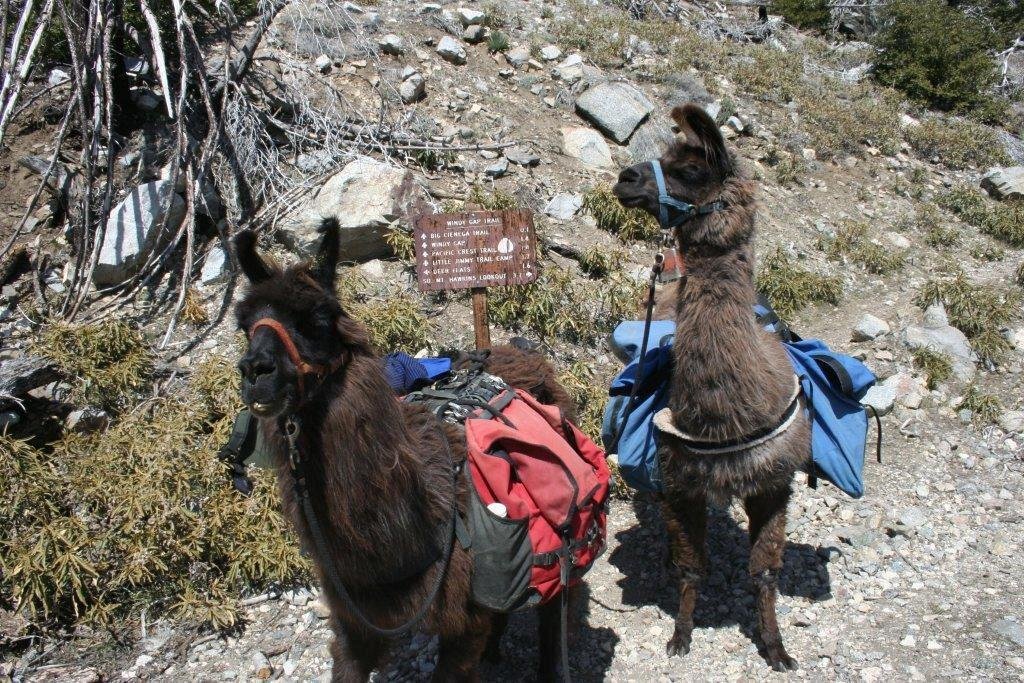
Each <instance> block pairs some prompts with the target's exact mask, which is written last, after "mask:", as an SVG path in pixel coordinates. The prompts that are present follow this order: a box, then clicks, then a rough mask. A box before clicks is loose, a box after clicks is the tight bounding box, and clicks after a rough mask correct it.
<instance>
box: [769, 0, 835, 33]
mask: <svg viewBox="0 0 1024 683" xmlns="http://www.w3.org/2000/svg"><path fill="white" fill-rule="evenodd" d="M771 8H772V11H773V12H777V13H779V14H781V15H782V16H783V17H784V18H785V20H786V21H787V22H789V23H790V24H793V25H794V26H799V27H800V28H813V29H818V30H820V31H824V30H826V29H828V28H829V26H830V25H831V24H832V11H831V10H830V9H829V6H828V0H775V1H774V2H773V3H772V7H771Z"/></svg>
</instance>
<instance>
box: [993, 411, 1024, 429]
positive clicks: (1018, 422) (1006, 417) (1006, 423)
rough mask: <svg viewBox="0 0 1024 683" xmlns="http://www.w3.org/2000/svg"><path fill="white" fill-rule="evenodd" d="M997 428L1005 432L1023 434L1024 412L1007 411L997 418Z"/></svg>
mask: <svg viewBox="0 0 1024 683" xmlns="http://www.w3.org/2000/svg"><path fill="white" fill-rule="evenodd" d="M999 426H1000V427H1001V428H1002V429H1003V430H1005V431H1007V432H1022V433H1024V410H1007V411H1006V412H1004V413H1003V414H1002V415H1000V416H999Z"/></svg>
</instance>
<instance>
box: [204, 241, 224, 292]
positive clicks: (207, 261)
mask: <svg viewBox="0 0 1024 683" xmlns="http://www.w3.org/2000/svg"><path fill="white" fill-rule="evenodd" d="M227 264H228V255H227V252H225V251H224V247H222V246H221V245H219V244H215V245H214V246H213V247H212V248H211V249H210V251H209V252H207V254H206V258H204V259H203V269H202V270H201V271H200V272H199V282H200V283H202V284H204V285H209V284H213V283H214V282H219V281H221V280H225V279H227V274H228V269H227Z"/></svg>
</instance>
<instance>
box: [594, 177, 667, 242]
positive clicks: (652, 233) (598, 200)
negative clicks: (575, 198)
mask: <svg viewBox="0 0 1024 683" xmlns="http://www.w3.org/2000/svg"><path fill="white" fill-rule="evenodd" d="M583 209H584V211H587V212H588V213H590V215H591V216H593V217H594V220H595V221H597V227H599V228H601V229H602V230H607V231H608V232H610V233H613V234H615V235H617V236H618V237H619V238H620V239H622V240H623V241H627V242H629V241H633V240H645V241H651V240H654V239H656V238H657V237H658V233H659V230H658V222H657V221H656V220H654V218H653V217H652V216H651V215H650V214H648V213H646V212H645V211H641V210H640V209H627V208H625V207H624V206H622V204H620V203H619V200H618V199H616V198H615V195H614V194H612V189H611V187H609V186H607V185H601V186H598V187H595V188H594V189H592V190H590V191H589V192H587V193H586V195H584V197H583Z"/></svg>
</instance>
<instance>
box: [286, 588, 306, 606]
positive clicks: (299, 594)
mask: <svg viewBox="0 0 1024 683" xmlns="http://www.w3.org/2000/svg"><path fill="white" fill-rule="evenodd" d="M281 597H282V598H284V601H285V602H287V603H288V604H289V605H295V606H296V607H305V606H306V604H307V603H308V602H309V601H310V600H312V599H313V595H312V594H311V593H310V592H309V591H308V590H307V589H305V588H301V587H300V588H293V589H291V590H286V591H285V592H284V593H282V594H281Z"/></svg>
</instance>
